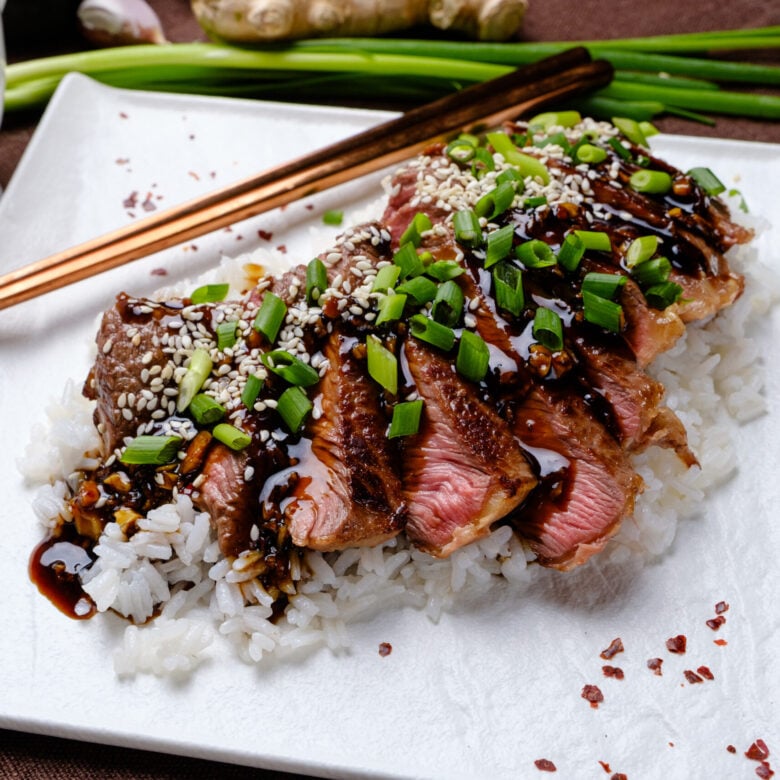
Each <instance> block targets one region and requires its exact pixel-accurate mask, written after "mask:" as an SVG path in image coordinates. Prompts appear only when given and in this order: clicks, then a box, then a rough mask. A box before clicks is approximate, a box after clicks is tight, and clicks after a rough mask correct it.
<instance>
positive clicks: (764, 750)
mask: <svg viewBox="0 0 780 780" xmlns="http://www.w3.org/2000/svg"><path fill="white" fill-rule="evenodd" d="M745 755H746V756H747V757H748V758H749V759H750V760H751V761H765V760H766V759H767V758H769V748H768V747H767V746H766V742H764V740H763V739H757V740H756V741H755V742H754V743H753V744H752V745H751V746H750V747H749V748H748V749H747V751H746V752H745Z"/></svg>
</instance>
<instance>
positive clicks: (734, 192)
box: [728, 187, 749, 214]
mask: <svg viewBox="0 0 780 780" xmlns="http://www.w3.org/2000/svg"><path fill="white" fill-rule="evenodd" d="M728 194H729V197H732V198H739V210H740V211H744V212H745V214H747V213H748V212H749V209H748V205H747V201H746V200H745V196H744V195H743V194H742V193H741V192H740V191H739V190H738V189H736V187H733V188H732V189H730V190H729V193H728Z"/></svg>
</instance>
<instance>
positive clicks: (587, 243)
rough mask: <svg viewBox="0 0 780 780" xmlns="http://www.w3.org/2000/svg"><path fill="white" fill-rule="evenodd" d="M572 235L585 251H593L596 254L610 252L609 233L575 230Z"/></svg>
mask: <svg viewBox="0 0 780 780" xmlns="http://www.w3.org/2000/svg"><path fill="white" fill-rule="evenodd" d="M574 234H575V235H576V236H577V238H579V239H580V241H582V245H583V246H584V247H585V249H593V250H595V251H597V252H611V251H612V242H611V241H610V239H609V233H604V232H602V231H600V230H575V231H574Z"/></svg>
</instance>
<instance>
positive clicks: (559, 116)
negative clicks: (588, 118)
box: [528, 111, 582, 130]
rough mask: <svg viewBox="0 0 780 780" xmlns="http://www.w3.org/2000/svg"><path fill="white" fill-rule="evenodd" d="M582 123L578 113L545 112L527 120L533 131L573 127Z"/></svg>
mask: <svg viewBox="0 0 780 780" xmlns="http://www.w3.org/2000/svg"><path fill="white" fill-rule="evenodd" d="M581 121H582V117H581V116H580V113H579V111H545V112H544V113H543V114H537V115H536V116H534V117H531V119H529V120H528V126H529V127H530V128H532V129H534V130H536V129H537V128H538V129H540V130H549V129H550V128H551V127H574V125H576V124H579V123H580V122H581Z"/></svg>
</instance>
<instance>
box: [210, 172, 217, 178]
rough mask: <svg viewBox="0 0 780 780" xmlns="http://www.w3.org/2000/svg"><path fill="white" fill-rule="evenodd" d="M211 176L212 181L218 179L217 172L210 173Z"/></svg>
mask: <svg viewBox="0 0 780 780" xmlns="http://www.w3.org/2000/svg"><path fill="white" fill-rule="evenodd" d="M209 176H210V177H211V178H212V179H216V178H217V172H216V171H209Z"/></svg>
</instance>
